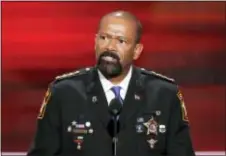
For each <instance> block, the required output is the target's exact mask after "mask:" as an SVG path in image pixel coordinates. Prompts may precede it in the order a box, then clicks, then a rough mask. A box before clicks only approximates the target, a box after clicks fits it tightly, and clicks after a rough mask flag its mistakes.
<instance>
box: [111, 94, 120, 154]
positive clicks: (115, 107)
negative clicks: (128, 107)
mask: <svg viewBox="0 0 226 156" xmlns="http://www.w3.org/2000/svg"><path fill="white" fill-rule="evenodd" d="M121 109H122V103H121V102H120V101H119V100H118V99H116V98H115V99H113V100H112V101H111V102H110V105H109V113H110V114H111V116H112V118H113V139H112V141H113V149H114V151H113V156H116V153H117V142H118V138H117V136H116V135H117V130H118V124H117V123H118V115H119V114H120V112H121Z"/></svg>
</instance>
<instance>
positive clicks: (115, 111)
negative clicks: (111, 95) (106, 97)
mask: <svg viewBox="0 0 226 156" xmlns="http://www.w3.org/2000/svg"><path fill="white" fill-rule="evenodd" d="M121 109H122V103H121V102H120V101H119V100H118V99H116V98H115V99H113V100H111V102H110V105H109V112H110V114H111V115H112V116H113V117H114V118H115V117H117V116H118V115H119V114H120V112H121Z"/></svg>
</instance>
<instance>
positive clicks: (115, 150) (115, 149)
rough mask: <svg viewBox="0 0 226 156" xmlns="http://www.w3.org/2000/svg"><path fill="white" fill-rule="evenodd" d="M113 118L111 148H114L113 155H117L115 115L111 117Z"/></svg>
mask: <svg viewBox="0 0 226 156" xmlns="http://www.w3.org/2000/svg"><path fill="white" fill-rule="evenodd" d="M113 120H114V131H113V134H114V135H113V139H112V141H113V148H114V156H117V142H118V137H117V136H116V135H117V127H118V126H117V116H114V117H113Z"/></svg>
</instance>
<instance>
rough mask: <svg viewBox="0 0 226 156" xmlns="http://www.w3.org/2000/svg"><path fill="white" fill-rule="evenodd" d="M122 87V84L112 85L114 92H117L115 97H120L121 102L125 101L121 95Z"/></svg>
mask: <svg viewBox="0 0 226 156" xmlns="http://www.w3.org/2000/svg"><path fill="white" fill-rule="evenodd" d="M121 89H122V88H121V87H120V86H115V87H112V88H111V90H112V91H113V93H114V94H115V98H116V99H118V100H119V101H120V102H121V104H122V103H123V100H122V97H121V95H120V90H121Z"/></svg>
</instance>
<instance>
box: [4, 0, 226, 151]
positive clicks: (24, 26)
mask: <svg viewBox="0 0 226 156" xmlns="http://www.w3.org/2000/svg"><path fill="white" fill-rule="evenodd" d="M225 7H226V3H225V2H2V114H1V115H2V132H1V133H2V150H3V151H26V150H27V149H28V147H29V145H30V143H31V141H32V138H33V135H34V130H35V126H36V116H37V113H38V111H39V108H40V105H41V101H42V99H43V95H44V92H45V90H46V89H47V85H48V83H50V82H51V81H52V80H53V78H54V77H55V76H57V75H59V74H62V73H65V72H69V71H72V70H75V69H77V68H81V67H85V66H91V65H93V64H94V63H95V60H94V36H95V32H96V28H97V25H98V22H99V19H100V18H101V16H102V15H104V14H105V13H108V12H110V11H113V10H117V9H124V10H128V11H131V12H132V13H134V14H135V15H137V16H138V18H140V20H141V22H142V24H143V27H144V35H143V39H142V40H143V43H144V46H145V48H144V52H143V54H142V56H141V58H140V59H139V61H137V62H136V64H137V65H139V66H142V67H145V68H149V69H153V70H156V71H158V72H160V73H163V74H166V75H168V76H171V77H173V78H175V79H176V80H177V82H178V83H179V85H180V86H181V88H182V91H183V94H184V98H185V101H186V106H187V109H188V113H189V114H188V115H189V118H190V122H191V134H192V139H193V143H194V147H195V150H196V151H204V150H205V151H214V150H218V151H219V150H225V87H226V81H225V79H226V74H225V69H224V68H225V62H224V61H225V58H226V55H225V53H226V50H225V43H226V42H225V34H226V31H225Z"/></svg>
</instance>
